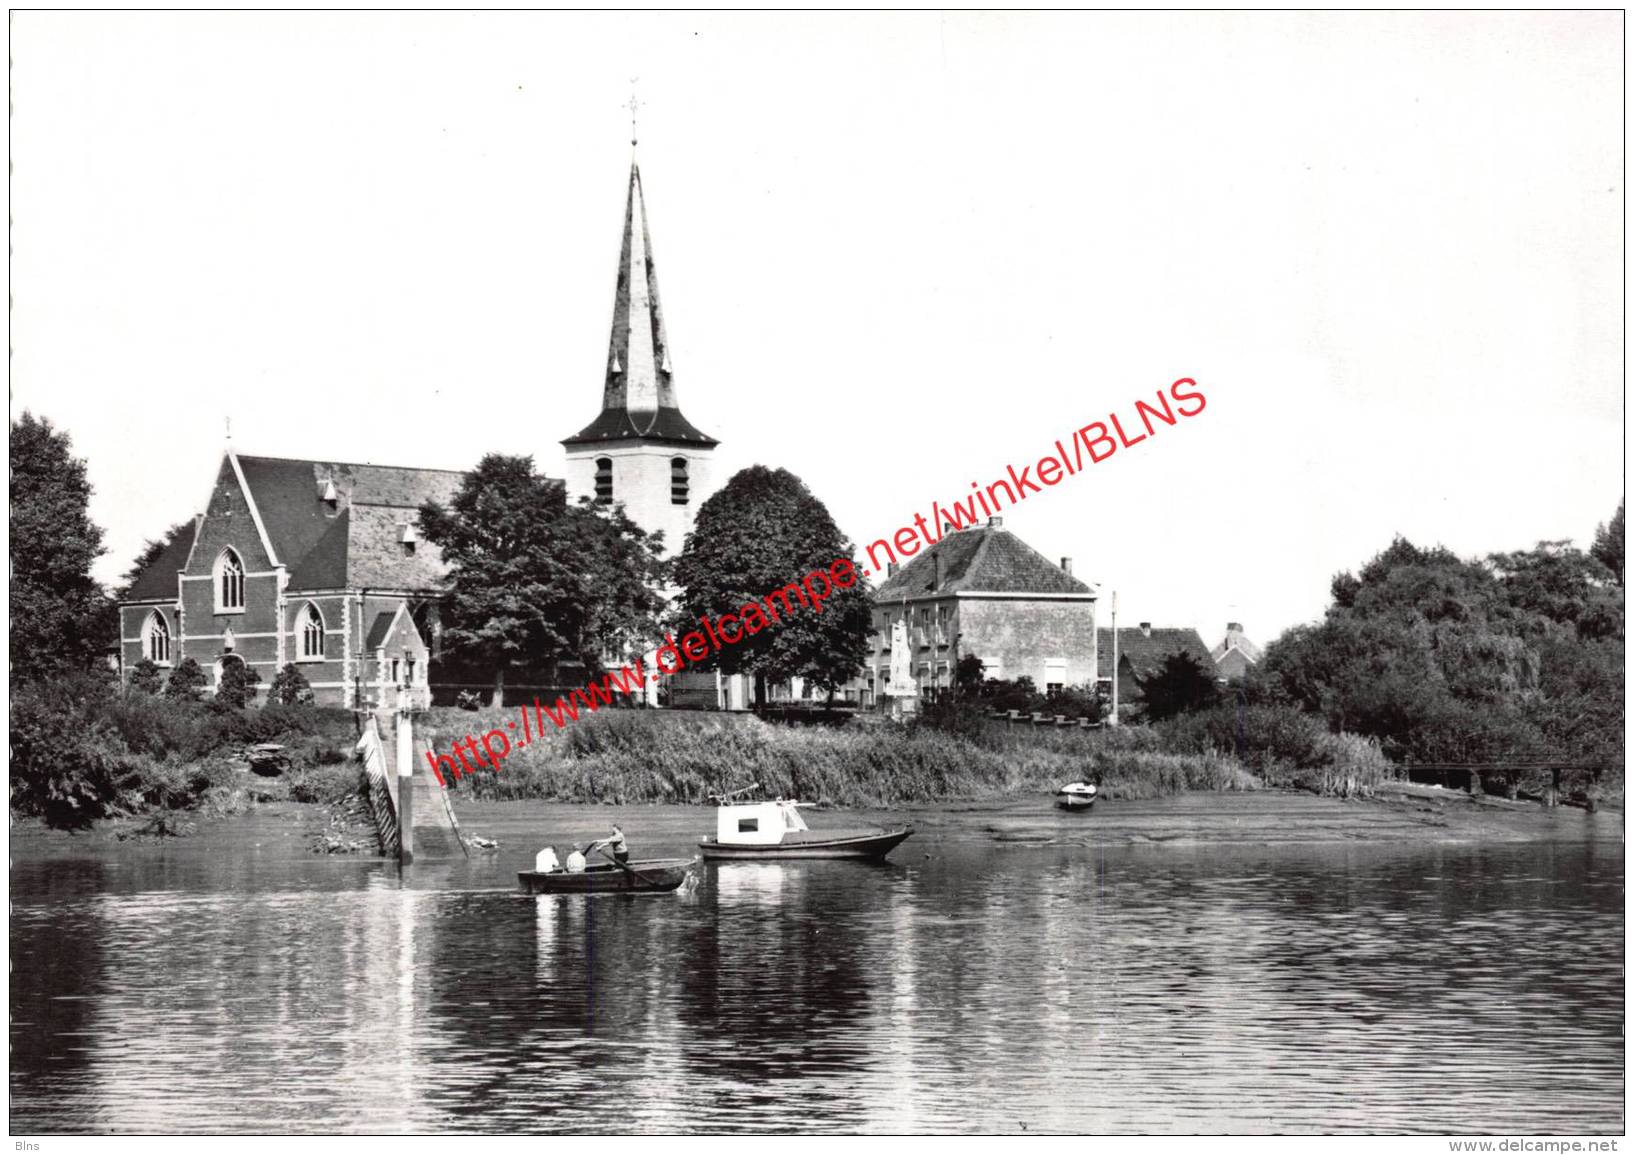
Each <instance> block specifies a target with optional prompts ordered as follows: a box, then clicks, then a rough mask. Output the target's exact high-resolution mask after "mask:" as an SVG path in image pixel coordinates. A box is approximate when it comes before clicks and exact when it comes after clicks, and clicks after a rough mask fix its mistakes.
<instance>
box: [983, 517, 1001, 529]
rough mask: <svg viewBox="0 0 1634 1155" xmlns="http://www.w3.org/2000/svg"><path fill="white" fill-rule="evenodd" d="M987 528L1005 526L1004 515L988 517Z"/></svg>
mask: <svg viewBox="0 0 1634 1155" xmlns="http://www.w3.org/2000/svg"><path fill="white" fill-rule="evenodd" d="M987 528H988V529H1003V528H1004V519H1003V518H1002V517H990V518H988V519H987Z"/></svg>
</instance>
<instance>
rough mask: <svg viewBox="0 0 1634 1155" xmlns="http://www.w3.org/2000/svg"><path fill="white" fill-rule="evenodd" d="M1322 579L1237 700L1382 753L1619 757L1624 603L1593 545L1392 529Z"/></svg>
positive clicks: (1444, 757)
mask: <svg viewBox="0 0 1634 1155" xmlns="http://www.w3.org/2000/svg"><path fill="white" fill-rule="evenodd" d="M1609 534H1610V531H1607V536H1609ZM1333 593H1334V602H1333V604H1332V605H1331V606H1330V607H1329V608H1328V611H1327V615H1326V617H1325V619H1324V620H1323V621H1322V622H1320V623H1318V624H1316V625H1312V626H1301V627H1298V628H1296V629H1293V630H1290V631H1289V632H1288V633H1286V634H1285V635H1283V636H1282V637H1281V638H1278V639H1277V640H1276V641H1275V642H1274V643H1272V644H1271V645H1270V646H1269V647H1267V650H1266V654H1265V658H1264V660H1263V661H1261V662H1260V664H1259V667H1258V668H1257V669H1256V670H1255V672H1254V674H1253V675H1252V677H1251V678H1250V679H1249V681H1248V683H1247V684H1246V685H1245V686H1244V693H1245V696H1246V697H1247V698H1248V700H1249V701H1251V702H1268V703H1287V704H1293V705H1296V706H1299V707H1300V708H1302V709H1304V710H1306V711H1308V712H1310V713H1313V714H1317V715H1320V716H1321V717H1322V718H1323V719H1324V720H1325V721H1326V722H1327V724H1328V726H1329V727H1330V728H1332V729H1335V730H1347V731H1351V732H1353V733H1358V734H1362V735H1366V736H1369V737H1373V738H1376V739H1378V740H1379V743H1380V745H1381V747H1382V748H1383V750H1384V751H1385V753H1387V754H1389V755H1390V756H1392V757H1397V758H1399V757H1403V756H1406V755H1411V756H1412V757H1414V758H1417V759H1420V760H1430V761H1476V762H1480V761H1486V762H1492V761H1502V760H1538V759H1544V758H1566V759H1573V760H1596V761H1601V762H1604V763H1607V764H1611V765H1616V764H1620V760H1621V750H1622V741H1623V738H1622V717H1623V697H1622V690H1621V687H1622V676H1621V670H1622V664H1621V663H1622V652H1623V642H1622V639H1623V621H1624V610H1623V598H1622V589H1621V587H1620V586H1619V585H1617V584H1616V582H1615V575H1614V574H1613V573H1612V572H1611V571H1609V570H1608V569H1607V568H1606V565H1605V564H1604V559H1603V558H1598V557H1596V556H1591V555H1589V554H1585V553H1583V552H1581V551H1579V550H1576V549H1573V548H1571V546H1570V545H1569V543H1567V542H1559V541H1556V542H1539V543H1538V544H1537V546H1535V547H1534V548H1532V549H1529V550H1519V551H1515V552H1512V553H1496V554H1492V555H1489V556H1488V557H1486V558H1484V559H1480V560H1467V561H1466V560H1464V559H1461V558H1458V557H1457V556H1455V555H1454V554H1452V553H1451V552H1449V551H1448V550H1445V549H1440V548H1436V549H1428V550H1426V549H1420V548H1418V547H1416V546H1414V545H1413V544H1412V543H1411V542H1408V541H1406V540H1405V539H1401V538H1398V539H1396V540H1395V541H1394V542H1392V543H1391V545H1390V546H1389V548H1387V549H1386V550H1384V551H1383V552H1382V553H1380V554H1379V555H1378V556H1377V557H1375V558H1374V559H1373V560H1372V561H1371V562H1369V563H1368V564H1367V565H1366V566H1364V567H1363V568H1362V569H1361V571H1360V573H1359V574H1358V575H1357V576H1354V577H1353V576H1351V575H1350V574H1340V575H1339V576H1338V577H1337V578H1335V579H1334V584H1333Z"/></svg>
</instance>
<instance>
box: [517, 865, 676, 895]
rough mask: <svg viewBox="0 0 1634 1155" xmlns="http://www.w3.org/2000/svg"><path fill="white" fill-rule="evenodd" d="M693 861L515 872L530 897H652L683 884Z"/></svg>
mask: <svg viewBox="0 0 1634 1155" xmlns="http://www.w3.org/2000/svg"><path fill="white" fill-rule="evenodd" d="M697 861H698V860H697V859H696V858H649V859H646V860H644V861H641V862H598V863H595V864H594V865H590V866H586V867H585V868H584V869H583V870H519V871H517V872H516V877H517V879H518V880H519V881H520V882H521V883H522V887H523V889H524V890H526V891H527V892H528V893H530V894H600V893H602V892H622V893H625V894H653V893H661V892H663V891H667V890H675V889H676V888H677V887H679V886H680V885H681V883H683V882H685V881H686V877H687V873H688V872H689V871H690V870H691V869H692V866H693V864H694V863H695V862H697Z"/></svg>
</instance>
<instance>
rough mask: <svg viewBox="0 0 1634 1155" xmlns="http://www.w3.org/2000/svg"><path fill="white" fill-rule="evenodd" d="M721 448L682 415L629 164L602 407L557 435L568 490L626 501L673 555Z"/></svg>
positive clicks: (637, 186)
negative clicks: (586, 422)
mask: <svg viewBox="0 0 1634 1155" xmlns="http://www.w3.org/2000/svg"><path fill="white" fill-rule="evenodd" d="M632 143H633V142H632ZM718 444H719V442H717V441H716V440H715V439H714V438H713V437H710V436H709V435H708V434H706V433H701V432H699V431H698V429H697V428H696V427H695V426H694V425H693V424H692V423H691V422H690V421H688V420H687V419H686V418H685V417H684V416H682V414H681V408H680V405H679V404H678V403H677V402H676V399H675V380H674V370H673V368H672V366H671V363H670V349H669V338H668V335H667V334H666V333H665V332H664V311H663V308H662V307H661V306H660V305H659V300H658V273H657V270H656V268H655V266H654V264H653V256H652V237H651V235H650V234H649V233H648V231H647V206H646V204H645V202H644V200H643V198H642V195H641V169H640V167H639V166H638V165H636V164H635V163H634V162H633V161H632V162H631V164H630V191H629V198H628V200H627V202H626V204H625V208H624V246H623V248H622V249H621V250H620V252H619V258H618V287H617V288H616V289H615V290H614V293H613V332H612V336H611V339H610V340H609V341H608V342H607V365H606V378H605V382H604V384H603V386H602V399H601V413H600V414H598V415H597V417H596V419H595V420H594V421H592V422H591V423H590V424H589V425H586V426H585V427H584V428H583V429H581V430H580V431H579V432H577V433H575V434H574V435H573V436H572V437H568V438H565V439H564V440H563V441H562V445H563V446H564V447H565V448H566V449H567V489H568V496H569V497H570V498H572V499H573V500H577V499H578V498H579V497H581V496H583V497H591V498H594V499H595V500H596V501H597V502H599V503H602V504H608V505H622V506H623V507H624V510H625V512H626V513H627V514H629V516H630V519H631V520H632V521H634V522H635V523H636V524H637V525H639V526H640V527H641V528H642V529H645V530H647V531H649V532H651V531H654V530H662V531H663V534H664V554H665V556H666V557H672V556H674V555H675V554H677V553H679V552H680V550H681V547H682V546H683V545H684V544H685V543H686V535H687V533H688V532H689V531H690V530H691V529H692V520H693V517H694V515H695V514H696V512H697V508H698V503H699V501H701V500H702V498H703V497H704V496H705V495H706V494H707V493H708V492H709V480H710V477H709V474H710V466H711V463H712V462H711V456H712V454H713V453H714V449H715V446H716V445H718Z"/></svg>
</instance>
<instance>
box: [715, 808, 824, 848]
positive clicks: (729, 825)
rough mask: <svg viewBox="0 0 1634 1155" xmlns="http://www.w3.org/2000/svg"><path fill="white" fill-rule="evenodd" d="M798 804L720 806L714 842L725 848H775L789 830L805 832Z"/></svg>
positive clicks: (716, 818)
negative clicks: (723, 845) (722, 844)
mask: <svg viewBox="0 0 1634 1155" xmlns="http://www.w3.org/2000/svg"><path fill="white" fill-rule="evenodd" d="M801 805H802V804H801V803H799V802H789V801H787V800H786V799H782V798H779V799H777V800H776V801H773V802H750V803H745V804H743V805H741V806H722V807H720V808H719V809H717V810H716V811H715V841H716V842H720V843H724V844H726V845H729V846H776V845H777V844H778V843H780V842H782V841H783V834H784V832H785V831H789V830H805V829H807V826H806V820H805V819H803V818H801V817H800V810H799V807H800V806H801Z"/></svg>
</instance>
